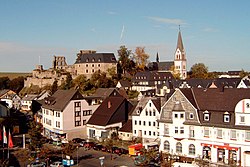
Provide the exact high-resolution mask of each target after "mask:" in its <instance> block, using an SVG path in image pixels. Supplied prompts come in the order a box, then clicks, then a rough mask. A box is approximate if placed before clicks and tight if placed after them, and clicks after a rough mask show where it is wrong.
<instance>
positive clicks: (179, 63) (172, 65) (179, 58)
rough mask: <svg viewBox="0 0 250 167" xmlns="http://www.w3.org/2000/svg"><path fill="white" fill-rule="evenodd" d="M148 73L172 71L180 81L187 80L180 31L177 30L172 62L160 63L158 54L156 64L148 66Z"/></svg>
mask: <svg viewBox="0 0 250 167" xmlns="http://www.w3.org/2000/svg"><path fill="white" fill-rule="evenodd" d="M148 68H149V70H150V71H173V73H174V74H178V75H179V77H180V79H186V78H187V59H186V52H185V49H184V45H183V42H182V36H181V30H180V28H179V33H178V40H177V47H176V50H175V53H174V61H163V62H160V59H159V54H158V53H157V54H156V62H151V63H149V64H148Z"/></svg>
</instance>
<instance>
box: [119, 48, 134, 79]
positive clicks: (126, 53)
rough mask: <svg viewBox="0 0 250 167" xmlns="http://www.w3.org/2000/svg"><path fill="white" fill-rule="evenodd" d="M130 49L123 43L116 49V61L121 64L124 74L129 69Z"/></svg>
mask: <svg viewBox="0 0 250 167" xmlns="http://www.w3.org/2000/svg"><path fill="white" fill-rule="evenodd" d="M130 55H131V50H128V49H127V48H126V47H125V46H124V45H122V46H120V49H119V50H118V57H119V58H118V63H119V64H120V65H121V68H122V73H123V74H124V73H125V72H126V71H127V70H128V69H129V64H130V60H131V59H130Z"/></svg>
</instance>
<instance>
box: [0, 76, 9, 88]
mask: <svg viewBox="0 0 250 167" xmlns="http://www.w3.org/2000/svg"><path fill="white" fill-rule="evenodd" d="M9 83H10V79H9V77H0V90H1V89H8V88H9Z"/></svg>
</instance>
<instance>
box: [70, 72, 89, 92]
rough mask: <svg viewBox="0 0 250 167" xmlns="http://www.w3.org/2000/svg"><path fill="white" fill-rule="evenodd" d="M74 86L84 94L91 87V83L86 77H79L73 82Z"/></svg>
mask: <svg viewBox="0 0 250 167" xmlns="http://www.w3.org/2000/svg"><path fill="white" fill-rule="evenodd" d="M73 85H74V87H75V88H79V90H80V92H81V93H82V92H83V91H85V90H87V88H88V87H89V82H88V80H87V78H86V76H85V75H79V76H77V77H76V78H75V79H74V80H73Z"/></svg>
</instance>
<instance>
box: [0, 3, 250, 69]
mask: <svg viewBox="0 0 250 167" xmlns="http://www.w3.org/2000/svg"><path fill="white" fill-rule="evenodd" d="M249 6H250V1H249V0H241V1H235V0H206V1H205V0H204V1H201V0H189V1H187V0H154V1H153V0H147V1H145V0H126V1H125V0H124V1H121V0H105V1H101V0H42V1H35V0H22V1H20V0H1V5H0V56H1V61H0V71H1V72H31V71H32V70H33V69H34V68H35V66H36V65H37V64H39V62H40V64H43V65H44V68H45V69H47V68H50V67H51V65H52V59H53V55H58V56H65V57H66V60H67V63H68V64H73V63H74V62H75V59H76V53H77V52H79V50H84V49H93V50H97V52H113V53H114V54H115V55H117V50H118V49H119V46H120V45H126V47H127V48H128V49H130V50H132V51H134V50H135V48H136V47H138V46H141V47H145V49H146V52H147V53H148V54H149V55H150V60H151V61H154V60H155V57H156V53H157V52H158V53H159V56H160V60H161V61H171V60H173V57H174V51H175V48H176V43H177V35H178V25H181V32H182V38H183V43H184V47H185V50H186V54H187V61H188V69H190V67H191V66H192V65H193V64H195V63H204V64H205V65H206V66H208V69H209V71H228V70H241V69H244V70H245V71H250V63H249V62H250V61H248V58H249V55H250V54H249V53H250V33H249V30H250V10H249ZM123 27H124V31H123Z"/></svg>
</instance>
